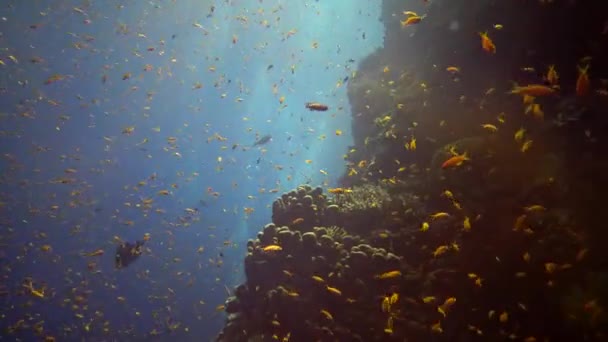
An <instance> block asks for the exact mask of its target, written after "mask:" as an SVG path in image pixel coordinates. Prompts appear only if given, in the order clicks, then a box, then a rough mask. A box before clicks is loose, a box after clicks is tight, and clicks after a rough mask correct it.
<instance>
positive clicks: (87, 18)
mask: <svg viewBox="0 0 608 342" xmlns="http://www.w3.org/2000/svg"><path fill="white" fill-rule="evenodd" d="M0 6H1V8H0V16H1V17H2V20H1V22H0V31H1V38H0V43H1V49H2V51H1V52H0V59H1V61H2V65H0V68H1V70H2V76H1V79H0V86H1V87H2V94H1V102H2V108H1V112H2V113H1V118H0V120H1V121H0V125H1V126H0V127H1V133H2V135H1V138H0V139H1V142H0V146H1V147H0V148H1V152H2V161H1V163H2V164H1V170H2V171H1V172H2V184H1V192H2V194H1V196H2V197H1V202H2V205H1V208H0V214H1V221H2V222H1V225H2V231H1V237H0V239H1V241H0V243H1V247H0V252H1V254H2V256H1V258H2V259H1V262H2V293H3V296H2V297H1V298H0V299H1V300H2V301H3V305H2V319H1V321H2V333H1V335H2V336H5V337H6V339H7V340H15V339H21V340H41V339H44V338H46V339H51V338H55V339H56V340H58V341H63V340H123V341H126V340H130V339H135V340H141V339H142V338H144V337H146V338H150V337H153V336H158V337H157V338H158V339H159V340H167V339H169V338H178V339H181V340H199V341H200V340H211V339H212V338H213V337H214V336H215V335H216V334H217V333H218V332H219V331H220V329H221V324H222V323H223V320H224V313H223V311H222V307H221V306H220V305H222V304H223V303H224V300H225V298H226V296H227V295H228V294H229V293H230V291H232V290H231V289H232V288H233V287H234V286H235V285H237V284H238V283H239V282H242V281H243V270H242V258H243V256H244V254H245V252H246V248H245V242H246V241H247V239H248V238H252V237H255V234H256V232H257V231H258V230H259V229H260V228H261V227H262V226H263V224H264V223H266V221H268V220H269V219H270V208H269V205H270V204H271V202H272V200H273V199H274V198H275V197H276V193H277V192H284V191H286V190H288V189H291V188H294V187H295V186H296V185H297V184H301V183H310V184H315V185H317V184H326V185H332V186H334V185H336V182H337V179H338V177H339V176H340V174H341V173H342V172H343V170H344V163H343V160H342V154H343V153H344V151H346V150H347V146H348V145H349V144H352V138H351V137H350V115H349V108H350V107H349V105H348V100H347V97H346V86H345V83H346V82H347V81H344V79H345V78H347V77H349V76H351V75H352V74H354V73H355V70H356V63H357V61H358V60H360V59H361V58H363V57H364V56H365V55H367V54H369V53H371V52H372V51H373V50H374V49H376V48H377V47H379V46H380V45H381V43H382V31H383V27H382V25H381V24H380V22H379V11H380V3H378V2H369V1H349V2H348V3H347V2H338V3H330V2H319V1H307V2H305V1H298V2H292V1H289V2H286V1H253V0H252V1H169V0H167V1H146V2H143V1H142V2H129V1H107V2H93V1H6V2H3V4H2V5H0ZM307 102H319V103H323V104H326V105H327V106H329V107H330V110H328V111H326V112H322V111H318V112H314V111H310V110H308V109H307V108H306V107H305V104H306V103H307ZM336 130H340V131H341V132H343V134H342V135H341V136H338V135H336V134H335V131H336ZM264 136H271V137H272V139H271V140H269V141H268V142H266V143H264V144H259V145H255V143H256V142H257V141H258V140H259V139H261V138H262V137H264ZM307 160H310V162H308V163H307V162H306V161H307ZM138 240H141V241H143V240H146V241H145V244H144V245H143V250H142V253H141V257H138V258H137V259H138V260H136V261H135V260H134V261H133V262H132V263H130V264H129V265H128V266H127V267H123V268H121V269H117V268H116V265H115V252H117V246H120V244H121V243H123V242H130V243H135V241H138Z"/></svg>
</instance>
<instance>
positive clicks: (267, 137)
mask: <svg viewBox="0 0 608 342" xmlns="http://www.w3.org/2000/svg"><path fill="white" fill-rule="evenodd" d="M271 140H272V135H270V134H266V135H264V136H263V137H261V138H260V139H258V140H256V141H255V142H254V143H253V145H252V147H253V146H260V145H264V144H267V143H268V142H270V141H271Z"/></svg>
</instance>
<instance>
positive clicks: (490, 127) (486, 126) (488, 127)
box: [481, 124, 498, 133]
mask: <svg viewBox="0 0 608 342" xmlns="http://www.w3.org/2000/svg"><path fill="white" fill-rule="evenodd" d="M481 127H482V128H483V129H485V130H487V131H489V132H492V133H494V132H496V131H498V127H496V125H493V124H483V125H481Z"/></svg>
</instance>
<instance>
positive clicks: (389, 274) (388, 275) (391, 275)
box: [374, 270, 401, 279]
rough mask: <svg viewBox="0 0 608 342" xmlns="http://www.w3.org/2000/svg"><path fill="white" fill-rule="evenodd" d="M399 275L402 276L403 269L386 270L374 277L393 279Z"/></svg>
mask: <svg viewBox="0 0 608 342" xmlns="http://www.w3.org/2000/svg"><path fill="white" fill-rule="evenodd" d="M397 277H401V271H399V270H394V271H388V272H384V273H382V274H379V275H376V276H374V278H376V279H392V278H397Z"/></svg>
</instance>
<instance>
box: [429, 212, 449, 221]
mask: <svg viewBox="0 0 608 342" xmlns="http://www.w3.org/2000/svg"><path fill="white" fill-rule="evenodd" d="M447 217H450V214H448V213H446V212H438V213H435V214H432V215H430V218H431V220H433V221H435V220H437V219H440V218H447Z"/></svg>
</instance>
